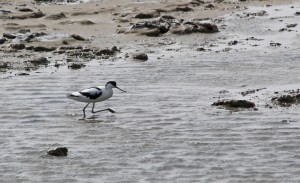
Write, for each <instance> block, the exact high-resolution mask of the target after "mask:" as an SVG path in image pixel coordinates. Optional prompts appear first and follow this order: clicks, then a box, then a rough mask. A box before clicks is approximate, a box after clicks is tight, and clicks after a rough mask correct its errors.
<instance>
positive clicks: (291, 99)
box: [271, 94, 300, 107]
mask: <svg viewBox="0 0 300 183" xmlns="http://www.w3.org/2000/svg"><path fill="white" fill-rule="evenodd" d="M271 101H273V102H275V103H276V104H278V105H279V106H282V107H290V106H292V105H293V104H297V103H300V94H294V95H282V96H279V97H273V98H272V99H271Z"/></svg>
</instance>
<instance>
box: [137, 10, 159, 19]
mask: <svg viewBox="0 0 300 183" xmlns="http://www.w3.org/2000/svg"><path fill="white" fill-rule="evenodd" d="M159 16H160V13H159V12H157V11H153V12H149V13H139V14H137V15H135V16H134V18H140V19H147V18H157V17H159Z"/></svg>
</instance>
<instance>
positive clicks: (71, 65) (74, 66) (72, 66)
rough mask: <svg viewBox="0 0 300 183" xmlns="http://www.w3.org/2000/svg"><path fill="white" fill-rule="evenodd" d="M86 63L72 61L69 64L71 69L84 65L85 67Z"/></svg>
mask: <svg viewBox="0 0 300 183" xmlns="http://www.w3.org/2000/svg"><path fill="white" fill-rule="evenodd" d="M85 66H86V65H85V64H83V63H71V64H69V65H68V68H71V69H74V70H76V69H81V68H82V67H85Z"/></svg>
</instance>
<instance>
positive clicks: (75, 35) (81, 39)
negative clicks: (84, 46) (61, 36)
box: [70, 34, 86, 41]
mask: <svg viewBox="0 0 300 183" xmlns="http://www.w3.org/2000/svg"><path fill="white" fill-rule="evenodd" d="M70 37H72V38H74V39H76V40H78V41H85V40H86V39H84V38H83V37H81V36H79V35H77V34H72V35H71V36H70Z"/></svg>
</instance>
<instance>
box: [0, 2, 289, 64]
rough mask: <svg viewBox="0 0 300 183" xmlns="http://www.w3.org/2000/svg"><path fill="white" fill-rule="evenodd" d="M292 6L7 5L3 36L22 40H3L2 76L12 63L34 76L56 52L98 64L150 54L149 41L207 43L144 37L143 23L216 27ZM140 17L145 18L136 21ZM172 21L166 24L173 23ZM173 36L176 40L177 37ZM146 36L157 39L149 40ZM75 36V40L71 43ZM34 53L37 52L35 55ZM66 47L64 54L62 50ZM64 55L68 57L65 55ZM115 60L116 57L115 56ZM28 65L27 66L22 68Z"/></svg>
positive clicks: (178, 30) (170, 36)
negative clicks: (239, 16)
mask: <svg viewBox="0 0 300 183" xmlns="http://www.w3.org/2000/svg"><path fill="white" fill-rule="evenodd" d="M292 2H295V1H292V0H290V1H288V0H287V1H279V0H272V1H230V0H224V1H197V0H195V1H150V2H147V1H131V0H124V1H121V2H118V3H116V2H115V1H99V2H88V3H76V2H75V3H64V2H57V3H55V2H51V1H50V2H49V1H48V2H47V1H46V2H45V3H44V2H43V1H37V2H36V1H2V3H1V10H2V11H1V14H0V16H1V19H0V24H1V27H0V32H1V34H8V35H9V34H15V36H16V35H17V37H18V38H19V39H12V38H7V39H6V38H4V39H2V40H3V41H2V42H3V43H2V44H1V52H2V54H4V55H5V56H3V57H4V59H3V60H2V64H1V65H2V68H3V70H6V68H5V63H10V64H9V65H10V67H7V69H13V70H14V69H21V70H24V69H26V68H27V70H30V68H29V67H33V68H34V69H36V68H35V66H28V65H27V66H26V63H28V62H26V61H28V60H29V61H30V60H32V59H35V58H38V57H41V56H43V57H49V55H52V56H53V54H52V53H50V54H49V52H54V53H55V54H54V55H55V57H56V58H55V59H56V60H58V59H59V60H61V61H62V62H64V61H65V60H67V58H69V57H73V56H76V57H80V56H79V55H84V56H82V57H83V59H85V60H84V61H86V60H87V59H91V58H95V55H102V53H99V51H101V50H103V49H111V48H112V47H113V46H115V47H117V49H119V50H120V49H122V52H123V53H124V54H123V55H122V54H121V55H120V56H122V57H126V56H128V53H129V54H130V52H131V51H132V50H133V49H136V50H138V52H145V51H147V49H146V48H143V47H138V46H137V44H135V43H137V42H141V41H144V42H145V41H147V42H149V43H150V44H151V43H153V45H155V44H156V43H158V42H159V41H160V40H161V39H163V38H166V39H169V40H173V42H182V41H183V42H184V41H187V42H189V43H192V42H193V40H194V37H195V36H196V37H199V36H200V38H201V37H202V38H203V39H202V40H204V39H206V38H207V34H201V33H191V32H188V33H185V32H182V31H183V30H184V29H185V30H184V31H186V30H189V29H190V27H183V28H182V27H180V28H175V30H173V29H171V30H170V31H168V32H167V33H163V34H161V33H160V32H158V33H157V32H155V31H156V29H152V28H151V31H152V32H151V31H150V32H147V31H148V30H147V31H144V32H143V31H141V30H142V29H135V30H133V29H132V26H133V25H135V24H138V22H145V21H148V22H151V21H153V20H157V19H161V18H160V17H164V16H165V17H171V18H172V21H173V22H175V23H176V21H177V24H178V22H180V21H182V22H188V21H191V20H200V21H201V20H207V21H210V22H211V23H212V24H216V23H217V22H218V21H220V20H218V17H220V16H221V15H225V14H229V13H231V12H239V11H244V10H246V9H247V8H248V7H249V6H271V5H278V4H289V3H292ZM137 15H142V16H144V17H142V18H135V17H136V16H137ZM145 16H146V17H145ZM147 16H150V17H147ZM137 17H138V16H137ZM168 21H169V22H167V23H170V22H171V21H170V20H168ZM175 26H177V25H175ZM218 26H219V25H218ZM217 29H218V28H217ZM26 31H27V32H26ZM218 31H219V30H218ZM174 32H175V34H172V33H174ZM194 32H195V31H194ZM220 32H222V30H220ZM22 34H23V35H22ZM147 34H152V35H148V36H147ZM180 34H185V35H187V36H185V35H183V36H182V35H180ZM74 35H75V38H74V37H72V36H74ZM15 36H13V37H15ZM76 36H77V37H76ZM4 40H6V41H4ZM215 41H218V40H215ZM20 44H21V45H20ZM66 46H67V47H66ZM34 47H38V48H37V49H34ZM61 47H63V48H62V49H61ZM68 47H69V48H68ZM72 47H73V48H74V47H75V48H76V47H81V48H83V49H86V51H85V52H84V53H83V52H82V53H77V52H80V51H82V49H79V50H78V49H77V51H76V53H74V49H73V51H72ZM150 47H151V46H150ZM70 48H71V49H70ZM148 48H149V47H148ZM154 48H155V46H154ZM34 50H35V51H34ZM63 50H67V51H66V52H64V51H63ZM68 50H69V51H68ZM90 50H91V51H90ZM106 51H107V50H106ZM104 52H105V50H104ZM125 52H126V53H125ZM112 55H113V56H115V54H112ZM108 57H110V56H108ZM18 58H20V60H19V59H18ZM55 59H49V60H48V61H49V62H55ZM69 60H70V59H69ZM23 62H24V63H25V65H24V64H22V63H23ZM6 65H7V64H6Z"/></svg>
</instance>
